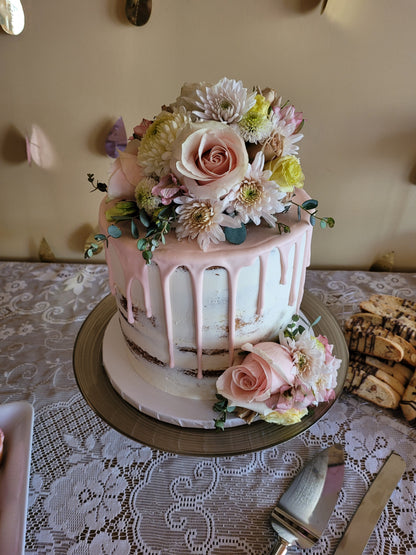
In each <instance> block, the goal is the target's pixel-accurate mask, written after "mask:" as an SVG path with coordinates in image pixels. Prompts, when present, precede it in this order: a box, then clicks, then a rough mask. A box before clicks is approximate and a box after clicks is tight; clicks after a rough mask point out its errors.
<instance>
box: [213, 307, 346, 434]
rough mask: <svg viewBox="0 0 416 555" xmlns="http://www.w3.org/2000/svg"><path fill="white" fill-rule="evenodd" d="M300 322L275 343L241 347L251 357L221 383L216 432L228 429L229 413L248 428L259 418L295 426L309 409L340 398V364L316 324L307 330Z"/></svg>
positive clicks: (230, 372) (218, 388)
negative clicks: (226, 427) (315, 328)
mask: <svg viewBox="0 0 416 555" xmlns="http://www.w3.org/2000/svg"><path fill="white" fill-rule="evenodd" d="M298 322H299V316H297V315H295V316H293V319H292V323H291V324H289V325H288V327H287V328H286V330H285V331H284V332H281V333H280V334H279V337H278V339H277V341H276V342H273V341H267V342H263V343H257V344H256V345H252V344H250V343H246V344H244V345H243V346H242V350H243V351H246V353H247V354H246V356H245V358H244V360H243V361H242V363H241V364H238V365H236V366H232V367H230V368H228V369H227V370H225V371H224V373H223V374H222V375H221V376H220V377H219V378H218V380H217V383H216V389H217V398H218V402H217V403H216V404H215V405H214V410H215V411H217V412H218V413H219V416H218V418H217V419H216V420H215V425H216V427H217V428H219V429H223V428H224V425H225V421H226V419H227V414H229V413H235V414H236V415H237V416H239V417H240V418H242V419H244V420H246V421H247V422H248V423H251V422H252V421H253V419H254V418H256V417H259V418H260V419H262V420H265V421H266V422H271V423H274V424H281V425H289V424H295V423H297V422H300V421H301V419H302V418H303V417H304V416H305V415H306V414H307V413H308V409H309V407H313V406H316V405H318V404H319V403H322V402H327V401H330V400H331V399H334V398H335V387H336V385H337V374H338V369H339V367H340V365H341V360H340V359H338V358H336V357H335V356H334V355H333V353H332V350H333V345H330V344H329V342H328V339H327V338H326V337H325V336H322V335H318V336H316V337H315V335H314V333H313V331H312V326H313V325H314V324H315V322H314V324H312V326H310V327H308V328H307V329H306V328H305V327H304V326H302V325H300V324H298Z"/></svg>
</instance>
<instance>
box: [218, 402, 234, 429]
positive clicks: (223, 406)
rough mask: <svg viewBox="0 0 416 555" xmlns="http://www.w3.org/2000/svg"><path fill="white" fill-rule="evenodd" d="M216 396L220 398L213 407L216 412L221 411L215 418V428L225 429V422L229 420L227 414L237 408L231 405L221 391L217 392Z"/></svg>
mask: <svg viewBox="0 0 416 555" xmlns="http://www.w3.org/2000/svg"><path fill="white" fill-rule="evenodd" d="M216 398H217V399H218V401H217V402H216V403H215V405H214V406H213V409H214V410H215V412H219V413H220V415H219V416H218V418H216V419H214V422H215V429H217V430H221V431H223V430H224V426H225V422H226V420H227V415H228V414H229V413H230V412H233V411H234V410H235V407H229V406H228V399H226V398H225V397H223V396H222V395H220V394H219V393H217V394H216Z"/></svg>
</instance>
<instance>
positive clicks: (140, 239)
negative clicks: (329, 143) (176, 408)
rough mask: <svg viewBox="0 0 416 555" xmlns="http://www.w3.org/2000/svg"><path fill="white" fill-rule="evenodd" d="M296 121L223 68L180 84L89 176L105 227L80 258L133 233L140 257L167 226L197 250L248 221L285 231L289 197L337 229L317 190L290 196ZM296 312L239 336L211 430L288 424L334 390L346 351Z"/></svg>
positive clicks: (294, 182) (272, 95) (234, 234)
mask: <svg viewBox="0 0 416 555" xmlns="http://www.w3.org/2000/svg"><path fill="white" fill-rule="evenodd" d="M303 123H304V118H303V114H302V113H301V112H298V111H296V109H295V107H294V106H293V105H292V104H290V103H289V102H283V99H282V97H281V96H279V95H278V94H277V92H276V91H274V90H272V89H270V88H267V89H260V88H257V87H256V88H254V89H253V90H251V91H249V90H248V89H247V88H246V87H244V85H243V83H242V82H241V81H236V80H234V79H228V78H226V77H224V78H223V79H221V80H220V81H219V82H217V83H215V84H210V83H205V82H204V83H193V84H190V83H187V84H185V85H184V86H183V87H182V89H181V93H180V96H179V97H178V98H177V99H176V101H175V102H173V103H172V104H170V105H167V106H163V107H162V109H161V111H160V112H159V113H158V114H157V115H156V116H155V117H154V118H153V119H152V120H147V119H143V120H142V121H141V123H140V124H139V125H137V126H136V127H134V130H133V135H132V136H131V137H130V139H129V140H128V141H126V143H127V144H126V145H125V148H119V149H118V151H117V154H116V157H115V160H114V162H113V163H112V165H111V170H110V174H109V176H108V184H106V183H102V182H98V181H96V180H95V177H94V174H88V181H89V183H90V184H91V185H92V187H93V190H99V191H101V192H105V193H106V194H107V197H106V203H107V204H106V206H107V208H106V211H105V216H106V220H107V222H108V228H107V234H105V233H98V234H96V235H95V237H94V241H93V242H91V243H90V244H89V245H88V246H87V248H86V251H85V257H86V258H90V257H91V256H93V255H94V254H96V253H97V252H99V251H100V250H101V247H102V244H107V243H108V240H109V238H110V237H111V238H114V239H117V238H119V237H120V236H121V235H122V234H123V233H128V234H131V237H132V238H133V239H134V240H135V241H137V248H138V251H139V252H141V255H142V256H143V258H144V260H145V262H146V263H147V264H150V263H151V261H152V258H153V254H154V251H155V250H156V249H157V248H158V247H159V246H160V245H161V244H164V243H165V241H166V236H167V234H169V233H174V234H175V235H176V238H177V240H178V242H179V243H178V244H180V241H184V240H191V241H195V242H196V243H197V245H198V246H199V247H200V249H201V250H202V251H207V250H209V249H210V247H211V245H216V244H220V243H221V242H224V241H228V242H229V243H232V244H241V243H243V242H244V241H245V239H246V236H247V234H248V233H250V227H251V226H253V225H255V226H258V225H266V226H270V227H273V228H276V232H277V233H288V232H290V228H289V226H287V225H286V224H284V223H283V222H281V221H279V214H282V213H284V212H286V211H287V210H288V209H289V208H290V206H291V205H295V206H296V207H297V211H298V217H299V219H300V217H301V214H302V211H304V212H306V213H307V214H308V216H309V221H310V223H311V225H315V224H316V223H317V222H319V225H320V227H321V228H326V227H329V228H332V227H333V226H334V223H335V222H334V219H333V218H331V217H320V216H318V214H317V207H318V201H317V200H315V199H311V198H308V199H307V200H305V201H304V202H301V203H300V204H299V203H297V202H296V189H298V188H302V187H303V185H304V180H305V177H304V174H303V171H302V167H301V163H300V159H299V155H298V153H299V146H298V143H299V141H300V140H301V139H302V137H303V135H302V133H301V130H302V127H303ZM123 146H124V145H123ZM128 224H130V225H128ZM298 320H299V316H294V317H293V321H292V323H291V324H289V326H288V327H287V328H286V330H285V331H284V332H281V333H280V334H279V337H278V338H277V340H276V341H275V342H274V341H267V342H262V343H258V344H257V345H252V344H250V343H245V344H244V345H243V346H242V351H244V352H245V358H244V360H243V361H242V362H241V363H240V364H239V365H237V366H232V367H230V368H228V369H226V370H225V371H224V372H223V374H222V375H221V376H220V377H219V378H218V380H217V382H216V391H217V398H218V402H217V403H216V404H215V406H214V410H215V411H217V412H218V413H219V416H218V418H217V419H216V421H215V425H216V427H217V428H218V429H223V428H224V425H225V421H226V417H227V414H228V413H231V412H235V413H236V414H237V415H238V416H239V417H241V418H243V419H244V420H245V421H246V422H251V421H252V420H253V419H254V418H256V417H258V418H260V419H263V420H265V421H267V422H272V423H276V424H285V425H287V424H293V423H296V422H299V421H300V420H301V419H302V418H303V417H304V416H305V415H306V414H307V412H308V407H311V406H314V405H317V404H318V403H320V402H325V401H328V400H330V399H331V398H334V397H335V393H334V388H335V386H336V379H337V370H338V368H339V366H340V362H341V361H340V360H338V359H337V358H336V357H335V356H334V355H333V354H332V346H331V345H329V344H328V340H327V339H326V338H325V337H323V336H321V335H319V336H318V337H315V336H314V334H313V332H312V326H311V327H309V328H308V329H305V328H304V327H303V326H302V325H298Z"/></svg>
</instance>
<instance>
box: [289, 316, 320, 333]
mask: <svg viewBox="0 0 416 555" xmlns="http://www.w3.org/2000/svg"><path fill="white" fill-rule="evenodd" d="M320 319H321V317H320V316H318V317H317V318H316V320H315V321H314V322H313V323H312V324H311V325H310V327H311V328H313V326H315V325H316V324H317V323H318V322H319V320H320ZM299 320H300V316H299V314H294V315H293V316H292V321H291V323H290V324H288V325H287V326H286V329H285V331H284V336H285V337H290V339H296V338H297V336H298V335H300V334H302V333H303V332H304V331H305V327H304V326H303V325H302V324H300V323H299Z"/></svg>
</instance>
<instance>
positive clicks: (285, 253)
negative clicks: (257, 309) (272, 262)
mask: <svg viewBox="0 0 416 555" xmlns="http://www.w3.org/2000/svg"><path fill="white" fill-rule="evenodd" d="M291 248H292V245H290V244H289V245H284V246H281V247H279V254H280V266H281V274H280V285H285V284H286V280H287V268H288V259H289V252H290V249H291Z"/></svg>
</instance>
